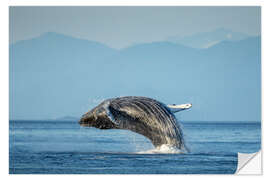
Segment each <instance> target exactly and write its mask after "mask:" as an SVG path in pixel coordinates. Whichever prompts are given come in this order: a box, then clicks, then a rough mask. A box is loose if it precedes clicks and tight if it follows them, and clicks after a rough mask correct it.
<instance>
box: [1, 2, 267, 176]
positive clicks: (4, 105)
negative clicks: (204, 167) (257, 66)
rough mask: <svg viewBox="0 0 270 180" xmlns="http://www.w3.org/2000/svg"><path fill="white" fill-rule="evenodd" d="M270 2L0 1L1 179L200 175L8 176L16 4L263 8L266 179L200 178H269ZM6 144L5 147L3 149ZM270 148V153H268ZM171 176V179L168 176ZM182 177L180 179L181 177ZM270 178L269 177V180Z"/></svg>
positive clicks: (263, 120) (264, 171) (263, 124)
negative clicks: (11, 16)
mask: <svg viewBox="0 0 270 180" xmlns="http://www.w3.org/2000/svg"><path fill="white" fill-rule="evenodd" d="M269 3H270V1H269V0H268V1H267V0H265V1H262V0H197V1H196V0H181V1H177V0H166V1H165V0H163V1H160V0H95V1H94V0H92V1H89V2H88V1H87V0H78V1H76V0H73V1H71V0H69V1H66V0H55V1H54V0H47V1H44V0H31V1H29V0H28V1H23V0H10V1H9V2H7V1H4V2H3V1H1V6H0V8H1V9H0V13H1V15H0V20H1V21H0V22H1V25H2V26H1V28H0V30H1V33H0V35H1V60H0V63H1V64H0V68H1V69H0V72H1V76H0V78H1V79H0V82H1V88H0V89H1V93H0V99H1V106H0V109H1V119H0V122H1V128H2V129H1V136H0V137H1V142H2V146H1V153H0V154H1V168H0V170H1V173H0V174H1V179H6V178H11V179H13V178H20V179H24V178H25V179H26V178H27V180H28V179H37V178H38V179H47V178H53V179H54V178H65V179H74V178H82V179H88V180H89V178H109V179H111V178H112V179H117V180H119V179H126V178H131V179H135V178H155V179H164V178H170V179H179V178H185V179H194V178H198V176H197V175H177V176H172V175H170V176H168V175H166V176H165V175H161V176H159V175H150V176H148V175H144V176H135V175H131V176H119V175H118V176H114V175H91V176H89V175H80V176H76V177H74V176H73V175H61V177H59V175H50V176H42V175H35V176H31V175H8V128H7V127H8V42H9V41H8V36H9V35H8V28H7V27H8V6H9V5H10V6H15V5H23V6H44V5H46V6H56V5H58V6H59V5H60V6H85V5H93V6H100V5H101V6H110V5H113V6H119V5H121V6H130V5H135V6H172V5H181V6H190V5H191V6H262V127H263V128H262V132H263V133H264V135H263V136H262V137H263V138H262V142H263V143H262V145H263V152H266V153H263V159H264V160H263V174H264V175H263V176H256V177H254V176H233V175H231V176H220V175H211V176H208V175H200V177H199V178H206V179H209V180H211V179H215V180H216V179H217V178H219V179H228V178H244V179H249V178H266V177H267V176H269V173H270V171H269V170H268V169H269V167H270V166H269V163H267V161H268V162H269V159H270V157H269V155H268V154H269V152H270V151H269V149H270V148H269V143H267V141H264V139H267V133H269V131H267V129H266V128H269V127H270V123H269V121H270V117H269V113H268V112H269V107H270V104H269V92H270V88H269V83H267V82H268V81H269V78H268V77H270V76H269V72H270V67H269V61H270V56H269V51H270V50H269V48H270V45H269V40H270V39H269V36H270V35H269V33H270V28H269V22H268V21H269V19H270V18H269V17H270V9H269ZM3 144H5V145H6V146H3ZM267 149H268V150H267ZM167 176H168V177H167ZM179 176H181V177H179ZM267 179H269V177H267Z"/></svg>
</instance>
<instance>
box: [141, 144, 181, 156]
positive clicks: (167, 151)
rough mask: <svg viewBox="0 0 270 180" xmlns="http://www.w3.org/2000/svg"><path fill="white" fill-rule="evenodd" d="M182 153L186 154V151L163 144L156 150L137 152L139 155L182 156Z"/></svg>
mask: <svg viewBox="0 0 270 180" xmlns="http://www.w3.org/2000/svg"><path fill="white" fill-rule="evenodd" d="M180 153H185V151H182V150H180V149H178V148H176V147H174V146H171V145H168V144H162V145H161V146H159V147H157V148H155V149H150V150H147V151H140V152H137V154H180Z"/></svg>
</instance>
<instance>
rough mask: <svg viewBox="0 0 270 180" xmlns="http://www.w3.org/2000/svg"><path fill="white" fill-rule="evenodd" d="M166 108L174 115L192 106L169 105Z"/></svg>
mask: <svg viewBox="0 0 270 180" xmlns="http://www.w3.org/2000/svg"><path fill="white" fill-rule="evenodd" d="M167 107H168V108H169V109H170V110H171V112H173V113H176V112H179V111H183V110H186V109H189V108H191V107H192V104H180V105H175V104H172V105H171V104H170V105H167Z"/></svg>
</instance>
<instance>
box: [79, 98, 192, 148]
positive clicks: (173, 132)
mask: <svg viewBox="0 0 270 180" xmlns="http://www.w3.org/2000/svg"><path fill="white" fill-rule="evenodd" d="M191 106H192V105H191V104H182V105H175V104H173V105H165V104H163V103H161V102H159V101H157V100H154V99H151V98H147V97H138V96H126V97H118V98H112V99H107V100H105V101H103V102H102V103H101V104H99V105H98V106H96V107H95V108H93V109H92V110H90V111H88V112H87V113H85V114H84V115H83V116H82V118H81V119H80V121H79V124H80V125H81V126H85V127H95V128H99V129H126V130H131V131H133V132H136V133H139V134H141V135H143V136H145V137H147V138H149V139H150V140H151V142H152V143H153V145H154V146H155V147H160V146H161V145H163V144H166V145H170V146H174V147H176V148H179V149H182V150H186V147H185V143H184V138H183V134H182V130H181V127H180V124H179V123H178V122H177V120H176V118H175V116H174V114H173V113H176V112H178V111H182V110H185V109H189V108H190V107H191Z"/></svg>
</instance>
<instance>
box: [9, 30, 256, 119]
mask: <svg viewBox="0 0 270 180" xmlns="http://www.w3.org/2000/svg"><path fill="white" fill-rule="evenodd" d="M232 37H234V36H232ZM198 39H199V38H198ZM9 67H10V76H9V78H10V79H9V81H10V119H55V118H57V117H63V116H72V117H80V116H81V115H82V114H83V113H85V112H86V111H88V110H89V109H91V108H93V107H94V106H95V105H97V104H98V103H100V102H101V101H102V100H104V99H107V98H111V97H118V96H127V95H133V96H147V97H152V98H155V99H157V100H160V101H161V102H164V103H167V104H182V103H192V104H193V107H192V109H190V110H187V111H186V112H183V113H180V115H179V114H178V115H177V117H178V118H179V119H180V120H185V121H260V119H261V37H260V36H256V37H246V38H244V36H243V37H242V36H239V37H238V39H237V38H235V40H233V41H224V40H221V41H220V42H218V43H216V44H214V45H212V46H209V47H208V48H202V49H200V48H193V47H188V46H186V45H183V44H182V43H176V42H172V41H169V40H168V41H161V42H152V43H141V44H136V45H134V46H130V47H127V48H124V49H121V50H116V49H113V48H110V47H108V46H106V45H104V44H102V43H99V42H94V41H88V40H83V39H78V38H73V37H70V36H66V35H62V34H59V33H54V32H49V33H45V34H42V35H41V36H39V37H36V38H33V39H29V40H24V41H20V42H17V43H15V44H11V45H10V66H9Z"/></svg>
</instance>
